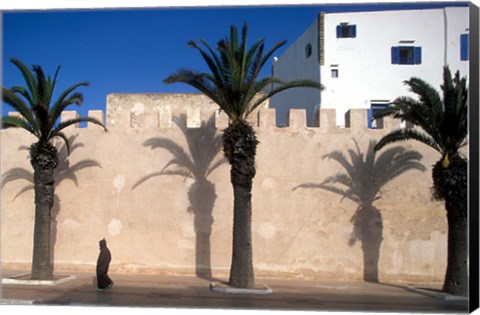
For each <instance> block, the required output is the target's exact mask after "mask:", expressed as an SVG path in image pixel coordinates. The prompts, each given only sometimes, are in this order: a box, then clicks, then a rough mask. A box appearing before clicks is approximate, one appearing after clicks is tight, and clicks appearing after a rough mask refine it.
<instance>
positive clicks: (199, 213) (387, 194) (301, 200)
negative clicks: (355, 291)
mask: <svg viewBox="0 0 480 315" xmlns="http://www.w3.org/2000/svg"><path fill="white" fill-rule="evenodd" d="M267 105H268V104H266V105H265V107H266V106H267ZM265 107H264V108H261V109H260V110H259V111H258V112H257V113H256V114H255V115H253V116H252V121H251V123H252V124H253V125H254V126H255V129H256V131H257V135H258V139H259V141H260V144H259V146H258V151H257V159H256V163H257V175H256V177H255V178H254V186H253V227H252V230H253V250H254V253H253V254H254V256H253V259H254V268H255V272H256V275H257V276H258V277H264V276H268V277H292V278H308V279H341V280H353V279H363V278H364V277H366V278H371V277H374V275H375V274H376V272H377V271H378V275H379V279H380V280H381V281H389V282H410V283H429V282H442V281H443V276H444V272H445V268H446V255H447V235H446V232H447V225H446V215H445V210H444V207H443V204H442V203H440V202H433V201H432V200H431V198H430V187H431V185H432V181H431V166H432V165H433V164H434V163H435V161H436V159H438V158H439V156H438V154H437V153H436V152H435V151H433V150H432V149H430V148H427V147H425V146H423V145H421V144H417V143H415V142H413V141H411V142H405V143H402V145H401V147H397V146H391V147H387V148H385V149H383V150H382V151H380V152H378V153H377V154H376V164H377V166H376V167H375V166H374V164H373V163H372V161H373V159H372V152H373V151H371V150H369V148H370V149H371V144H372V141H376V140H378V139H380V138H381V136H382V135H383V134H385V132H386V131H388V130H389V129H391V128H394V127H396V123H397V122H395V121H390V120H385V121H384V128H385V129H378V130H371V129H367V127H366V126H367V118H366V111H365V110H351V111H350V112H349V113H348V114H347V115H348V117H347V119H346V121H348V122H349V125H348V126H347V128H336V127H335V121H336V118H335V110H333V109H328V110H321V111H320V113H319V117H318V119H317V120H318V121H319V127H313V128H310V127H306V123H305V120H306V119H305V112H304V110H291V111H290V115H289V126H287V127H284V128H279V127H276V126H275V111H274V110H273V109H269V108H265ZM106 108H107V111H106V117H105V121H106V125H107V128H108V131H107V132H104V131H103V130H102V129H101V128H99V127H98V126H95V125H88V126H87V127H85V128H78V127H77V128H75V127H70V129H69V130H67V131H66V133H67V134H68V136H69V137H71V139H72V144H71V145H72V152H71V154H70V156H68V157H67V156H66V151H65V148H64V147H63V145H62V143H61V142H58V144H57V145H58V147H59V152H60V159H61V161H62V162H61V164H60V166H59V168H58V170H57V177H56V191H55V194H56V200H55V205H54V208H53V217H52V243H53V245H54V246H53V249H54V250H53V253H52V254H53V258H54V263H55V270H56V271H61V270H68V271H75V270H78V271H80V270H81V271H89V272H92V273H93V271H94V268H95V263H96V259H97V256H98V241H99V240H100V239H102V238H104V237H105V238H106V239H107V242H108V245H109V248H110V249H111V252H112V256H113V260H112V264H111V269H112V272H119V273H121V272H123V273H128V272H141V273H165V274H199V275H200V274H204V275H208V274H209V273H211V274H212V275H213V276H215V277H226V276H227V275H228V271H229V267H230V256H231V236H232V235H231V234H232V220H233V219H232V204H233V196H232V195H233V193H232V188H231V184H230V178H229V176H230V175H229V174H230V173H229V170H230V167H229V165H228V163H226V162H225V161H224V160H223V159H222V158H223V154H222V151H221V131H222V129H223V128H225V127H226V126H227V125H228V119H227V118H226V116H225V115H224V114H223V113H219V112H218V110H217V107H216V106H215V105H214V104H212V103H211V102H210V101H209V100H208V99H207V98H205V97H204V96H202V95H195V94H192V95H188V94H177V95H169V94H164V95H161V94H145V95H140V94H139V95H135V94H123V95H122V94H114V95H109V96H108V98H107V107H106ZM75 115H76V113H75V112H65V113H64V115H63V119H66V118H68V117H72V116H75ZM89 115H91V116H94V117H97V118H103V116H104V114H103V112H101V111H91V112H90V113H89ZM34 141H35V139H34V137H33V136H31V135H29V134H27V133H26V132H24V131H23V130H14V129H8V130H2V131H1V170H2V179H3V183H2V198H1V248H2V256H1V259H2V267H4V268H13V267H24V268H29V267H30V262H31V255H32V243H33V222H34V218H33V216H34V204H33V197H34V195H33V189H32V168H31V166H30V164H29V157H28V151H27V150H26V148H27V147H28V145H29V144H31V143H32V142H34ZM394 147H395V149H394ZM389 149H392V150H396V154H393V153H394V152H393V151H390V150H389ZM392 157H393V158H394V159H392ZM402 158H404V160H403V162H402ZM405 161H409V162H408V163H406V162H405ZM399 165H402V166H403V168H405V169H404V170H403V171H404V172H401V171H399V172H398V173H399V174H396V173H395V172H391V171H388V170H389V169H390V167H397V168H399ZM347 172H350V175H351V176H350V177H351V178H352V181H351V182H350V183H349V186H350V187H351V188H352V190H353V191H354V194H353V195H351V194H349V191H348V188H347V187H346V186H342V185H340V184H338V183H337V184H335V185H334V184H332V183H330V184H328V183H327V184H325V185H323V186H322V185H319V184H321V183H322V182H324V181H325V180H327V179H328V178H331V179H337V180H342V178H343V177H342V175H341V174H342V173H347ZM342 189H343V190H344V191H343V192H342ZM377 190H378V191H379V193H378V194H375V191H377Z"/></svg>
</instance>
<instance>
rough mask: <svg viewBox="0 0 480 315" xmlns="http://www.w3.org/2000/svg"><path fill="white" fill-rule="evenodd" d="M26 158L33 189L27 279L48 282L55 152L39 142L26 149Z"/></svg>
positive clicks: (50, 269)
mask: <svg viewBox="0 0 480 315" xmlns="http://www.w3.org/2000/svg"><path fill="white" fill-rule="evenodd" d="M30 156H31V160H30V162H31V164H32V166H33V169H34V173H33V181H34V185H35V226H34V232H33V258H32V272H31V278H32V279H34V280H51V279H52V278H53V268H52V263H51V259H50V220H51V209H52V206H53V201H54V193H55V187H54V184H55V181H54V179H53V172H54V170H55V167H56V166H57V165H58V156H57V150H56V149H55V147H53V146H52V145H51V144H49V143H41V142H39V143H36V144H33V145H32V146H31V147H30Z"/></svg>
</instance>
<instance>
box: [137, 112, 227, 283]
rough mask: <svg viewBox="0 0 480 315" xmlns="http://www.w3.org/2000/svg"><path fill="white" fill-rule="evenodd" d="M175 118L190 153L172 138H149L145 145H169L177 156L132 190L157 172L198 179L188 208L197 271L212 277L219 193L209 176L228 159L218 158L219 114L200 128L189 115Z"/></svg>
mask: <svg viewBox="0 0 480 315" xmlns="http://www.w3.org/2000/svg"><path fill="white" fill-rule="evenodd" d="M173 121H174V123H175V124H176V125H177V126H178V127H179V128H180V130H181V131H182V133H183V134H184V136H185V139H186V141H187V146H188V151H189V152H190V154H188V153H187V152H186V151H185V150H184V148H182V147H181V146H180V145H179V144H177V143H175V142H173V141H172V140H170V139H167V138H161V137H159V138H151V139H148V140H147V141H145V143H144V146H147V147H150V148H151V149H152V150H153V149H157V148H160V149H165V150H167V151H168V152H170V153H171V154H172V155H173V158H172V159H171V160H170V161H169V162H168V163H167V164H166V165H165V166H164V167H163V168H162V169H161V170H160V171H159V172H155V173H152V174H149V175H147V176H145V177H143V178H142V179H140V180H139V181H138V182H137V183H136V184H135V185H134V186H133V187H132V190H133V189H135V188H136V187H138V186H139V185H140V184H142V183H143V182H145V181H147V180H149V179H150V178H152V177H155V176H161V175H178V176H183V177H184V178H190V179H193V181H194V182H193V184H192V185H191V186H190V188H189V190H188V200H189V207H188V210H187V211H188V212H189V213H192V214H193V216H194V229H195V273H196V275H197V277H199V278H204V279H208V280H211V279H212V271H211V253H210V235H211V234H212V225H213V215H212V211H213V207H214V205H215V200H216V198H217V194H216V193H215V185H214V184H213V183H211V182H210V181H209V180H208V176H209V175H210V174H211V173H212V172H213V171H214V170H215V169H217V168H218V167H219V166H220V165H222V164H224V163H226V162H227V160H226V159H225V158H224V157H221V158H217V155H218V153H219V152H220V151H221V149H222V137H221V135H218V134H217V129H216V127H215V114H213V115H212V116H211V117H210V118H209V119H208V121H207V122H205V121H202V124H201V126H200V127H199V128H188V127H187V117H186V115H181V116H180V117H174V118H173ZM216 158H217V159H216ZM215 159H216V160H215Z"/></svg>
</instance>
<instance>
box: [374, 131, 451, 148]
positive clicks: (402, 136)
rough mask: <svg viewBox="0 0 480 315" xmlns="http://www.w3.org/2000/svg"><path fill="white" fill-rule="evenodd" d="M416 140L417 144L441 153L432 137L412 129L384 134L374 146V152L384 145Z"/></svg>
mask: <svg viewBox="0 0 480 315" xmlns="http://www.w3.org/2000/svg"><path fill="white" fill-rule="evenodd" d="M411 139H412V140H417V141H419V142H422V143H424V144H426V145H428V146H429V147H431V148H433V149H435V150H437V151H438V152H440V153H442V148H441V147H440V145H439V144H438V142H436V141H435V139H433V138H432V137H430V136H429V135H427V134H424V133H421V132H419V131H417V130H414V129H396V130H393V131H392V132H390V133H388V134H386V135H385V136H384V137H383V138H382V139H380V141H379V142H378V143H377V145H376V146H375V150H377V151H378V150H380V149H381V148H383V147H384V146H385V145H387V144H390V143H394V142H398V141H406V140H411Z"/></svg>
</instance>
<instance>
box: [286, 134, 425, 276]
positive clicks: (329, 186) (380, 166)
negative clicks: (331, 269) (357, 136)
mask: <svg viewBox="0 0 480 315" xmlns="http://www.w3.org/2000/svg"><path fill="white" fill-rule="evenodd" d="M354 142H355V147H356V151H355V150H353V149H349V150H348V154H349V156H350V161H348V159H347V158H346V157H345V156H344V155H343V153H342V152H341V151H334V152H331V153H329V154H326V155H324V156H323V158H322V159H326V158H327V159H332V160H334V161H336V162H338V163H339V164H340V165H341V166H342V167H343V168H344V170H345V171H346V172H340V173H338V174H336V175H334V176H330V177H328V178H326V179H325V180H324V181H323V182H322V183H305V184H301V185H299V186H296V187H295V188H294V189H293V190H296V189H298V188H321V189H324V190H326V191H330V192H333V193H336V194H339V195H341V196H343V198H342V200H343V199H344V198H347V199H350V200H351V201H353V202H355V203H356V204H357V205H358V208H357V210H356V211H355V213H354V214H353V216H352V218H351V219H350V222H352V224H353V231H352V233H351V236H350V239H349V241H348V245H349V246H350V247H352V246H353V245H355V243H356V242H357V241H359V242H360V243H361V246H362V251H363V263H364V268H363V270H364V272H363V279H364V280H365V281H367V282H378V281H379V279H378V261H379V258H380V246H381V243H382V241H383V219H382V214H381V211H380V209H377V208H376V207H375V206H374V202H375V201H376V200H378V199H380V198H381V197H382V196H381V189H382V187H383V186H384V185H385V184H386V183H388V182H389V181H391V180H392V179H394V178H396V177H398V176H400V175H401V174H403V173H405V172H407V171H410V170H419V171H422V172H425V170H426V168H425V166H423V165H422V164H421V163H420V160H421V159H422V157H423V156H422V155H421V154H420V153H418V152H416V151H411V150H407V149H405V148H404V147H401V146H397V147H393V148H391V149H389V150H385V151H383V152H382V154H381V155H379V156H376V153H377V152H376V151H375V150H374V147H375V145H376V141H370V143H369V145H368V150H367V153H366V155H365V157H364V154H363V153H362V152H361V151H360V148H359V146H358V143H357V141H356V140H354Z"/></svg>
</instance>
